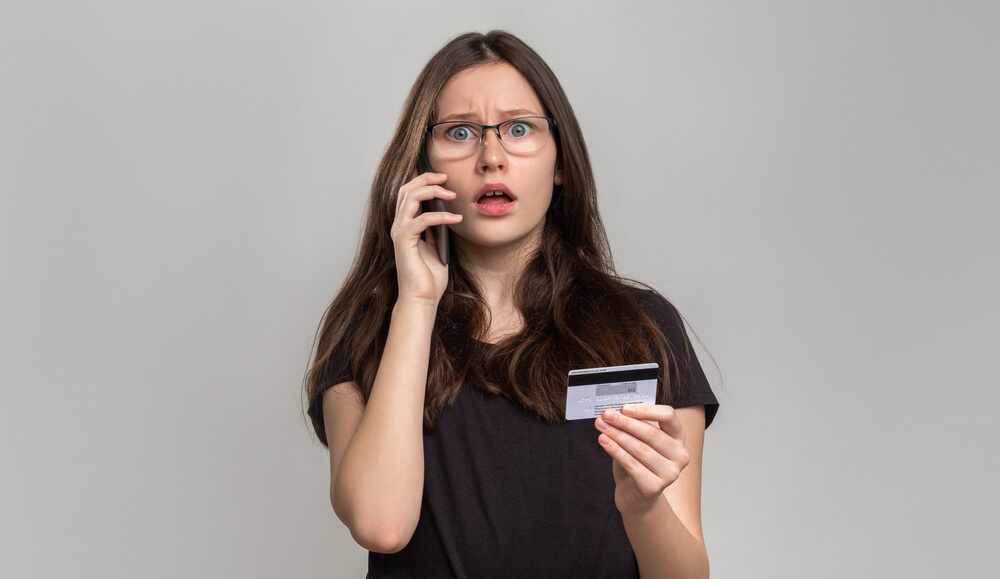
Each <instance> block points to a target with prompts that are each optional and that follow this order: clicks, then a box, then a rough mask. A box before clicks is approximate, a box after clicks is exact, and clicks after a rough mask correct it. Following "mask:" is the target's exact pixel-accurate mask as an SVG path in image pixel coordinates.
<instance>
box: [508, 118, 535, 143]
mask: <svg viewBox="0 0 1000 579" xmlns="http://www.w3.org/2000/svg"><path fill="white" fill-rule="evenodd" d="M533 129H534V127H533V126H532V125H531V121H527V120H515V121H511V123H510V127H508V128H507V135H508V136H511V137H514V138H515V139H523V138H524V137H527V136H528V134H529V133H531V131H532V130H533Z"/></svg>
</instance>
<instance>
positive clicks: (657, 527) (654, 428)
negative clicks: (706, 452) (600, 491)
mask: <svg viewBox="0 0 1000 579" xmlns="http://www.w3.org/2000/svg"><path fill="white" fill-rule="evenodd" d="M595 425H596V426H597V428H598V430H601V431H602V434H601V436H600V437H599V438H598V440H599V442H600V443H601V446H602V447H603V448H604V450H605V451H606V452H607V453H608V454H609V455H611V457H612V459H614V467H613V468H614V477H615V504H616V505H617V507H618V510H619V511H621V513H622V520H623V521H624V523H625V531H626V533H627V534H628V538H629V542H631V543H632V549H633V550H634V551H635V557H636V560H637V561H638V563H639V573H640V575H641V576H642V577H644V578H647V579H648V578H652V577H664V578H692V579H693V578H699V579H700V578H705V577H708V554H707V552H706V551H705V541H704V538H703V537H702V530H701V459H702V448H703V445H704V438H705V410H704V407H702V406H695V407H691V408H678V409H676V410H674V409H673V408H671V407H669V406H663V405H635V406H625V407H624V408H623V409H622V412H621V413H618V412H614V411H605V413H604V414H602V415H601V417H600V418H598V419H597V421H596V423H595Z"/></svg>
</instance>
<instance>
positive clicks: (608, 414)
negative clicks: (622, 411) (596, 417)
mask: <svg viewBox="0 0 1000 579" xmlns="http://www.w3.org/2000/svg"><path fill="white" fill-rule="evenodd" d="M617 417H618V413H617V412H615V411H614V410H612V409H610V408H608V409H607V410H605V411H604V415H603V416H601V418H603V419H605V420H607V421H608V422H614V421H615V418H617Z"/></svg>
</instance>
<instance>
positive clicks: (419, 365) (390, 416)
mask: <svg viewBox="0 0 1000 579" xmlns="http://www.w3.org/2000/svg"><path fill="white" fill-rule="evenodd" d="M444 180H445V176H444V175H441V174H437V173H425V174H423V175H418V176H417V177H416V178H414V179H413V180H412V181H410V182H409V183H407V184H406V185H404V186H403V187H402V188H401V189H400V191H399V198H398V200H397V204H396V219H395V221H394V222H393V227H392V239H393V244H394V247H395V254H396V271H397V274H398V277H399V297H398V299H397V301H396V305H395V307H394V308H393V311H392V318H391V321H390V323H389V333H388V337H387V339H386V343H385V349H384V350H383V352H382V359H381V360H380V362H379V367H378V371H377V372H376V375H375V381H374V384H373V386H372V390H371V393H370V394H369V396H368V403H367V405H366V404H365V403H364V402H363V401H362V397H361V393H360V391H359V389H358V387H357V386H356V385H355V384H352V383H344V384H339V385H337V386H334V387H333V388H331V389H330V390H328V391H327V392H326V393H325V394H324V395H323V416H324V420H325V423H326V424H327V425H328V432H327V441H328V443H329V447H330V501H331V503H332V504H333V510H334V512H336V514H337V516H338V517H339V518H340V520H341V521H343V522H344V524H345V525H347V527H348V528H349V529H350V531H351V535H352V536H353V537H354V540H355V541H357V542H358V544H359V545H361V546H362V547H365V548H366V549H369V550H372V551H377V552H383V553H392V552H396V551H399V550H400V549H402V548H403V547H405V546H406V544H407V543H408V542H409V540H410V537H411V536H412V535H413V531H414V529H415V528H416V526H417V521H418V519H419V517H420V501H421V497H422V494H423V481H424V456H423V411H424V393H425V390H426V386H427V368H428V358H429V355H430V342H431V332H432V330H433V327H434V318H435V315H436V312H437V305H438V302H439V300H440V299H441V296H442V295H443V294H444V289H445V287H446V286H447V281H448V269H447V266H445V265H443V264H442V263H441V261H440V260H439V259H438V257H437V253H436V250H435V248H434V245H433V240H431V241H430V242H425V241H422V240H421V239H420V233H421V232H423V231H424V230H426V229H427V228H428V227H430V226H432V225H438V224H442V223H447V224H451V223H456V222H458V221H460V220H461V216H458V215H454V214H451V213H447V212H433V213H425V214H420V210H419V207H420V202H421V201H424V200H426V199H430V198H433V197H439V198H443V199H451V198H452V197H454V193H451V192H449V191H447V190H445V189H443V188H442V187H440V184H441V183H443V182H444Z"/></svg>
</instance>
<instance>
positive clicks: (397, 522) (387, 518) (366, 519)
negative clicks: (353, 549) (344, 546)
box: [331, 500, 416, 554]
mask: <svg viewBox="0 0 1000 579" xmlns="http://www.w3.org/2000/svg"><path fill="white" fill-rule="evenodd" d="M331 502H332V503H333V511H334V513H336V515H337V518H339V519H340V520H341V522H343V523H344V525H346V526H347V528H348V530H349V531H350V532H351V537H353V538H354V541H355V542H356V543H357V544H358V545H360V546H361V547H362V548H364V549H367V550H369V551H372V552H374V553H385V554H391V553H398V552H399V551H401V550H403V547H406V545H407V544H408V543H409V542H410V538H411V537H413V531H414V530H416V523H415V522H414V524H412V525H409V524H407V522H406V521H404V520H402V518H401V517H399V516H392V515H391V514H386V513H358V512H356V510H354V509H350V508H348V507H347V506H346V505H343V504H338V502H337V501H336V500H333V501H331Z"/></svg>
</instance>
